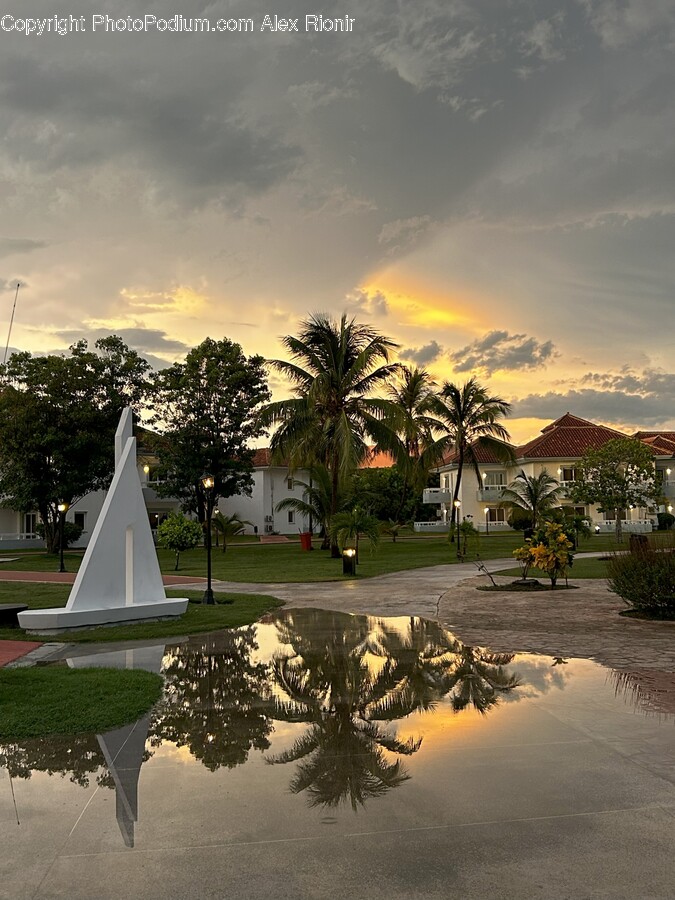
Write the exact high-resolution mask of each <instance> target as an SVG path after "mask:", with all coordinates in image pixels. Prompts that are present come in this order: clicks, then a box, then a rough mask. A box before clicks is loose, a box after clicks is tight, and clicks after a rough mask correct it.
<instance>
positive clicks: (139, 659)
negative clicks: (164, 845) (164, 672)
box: [68, 644, 165, 847]
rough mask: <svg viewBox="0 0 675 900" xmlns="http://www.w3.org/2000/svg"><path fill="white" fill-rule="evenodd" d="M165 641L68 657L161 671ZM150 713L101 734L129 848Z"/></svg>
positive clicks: (74, 661)
mask: <svg viewBox="0 0 675 900" xmlns="http://www.w3.org/2000/svg"><path fill="white" fill-rule="evenodd" d="M164 649H165V645H164V644H158V645H155V646H153V647H140V648H137V649H134V650H120V651H115V652H112V653H97V654H93V655H88V656H77V657H73V658H71V659H69V660H68V665H69V666H71V667H72V668H78V669H79V668H86V667H92V666H93V667H96V668H99V667H106V668H112V669H145V670H146V671H148V672H155V673H159V671H160V669H161V666H162V659H163V657H164ZM149 724H150V713H148V714H147V715H145V716H143V718H142V719H139V720H138V721H137V722H134V723H133V724H131V725H125V726H124V727H123V728H116V729H115V730H114V731H107V732H106V733H105V734H97V735H96V739H97V740H98V743H99V746H100V748H101V752H102V753H103V757H104V759H105V762H106V766H107V767H108V771H109V773H110V775H111V777H112V779H113V782H114V784H115V807H116V816H117V824H118V825H119V829H120V832H121V833H122V838H123V839H124V843H125V844H126V846H127V847H133V846H134V824H135V823H136V822H137V821H138V779H139V777H140V774H141V766H142V765H143V762H144V761H145V758H146V756H145V742H146V740H147V736H148V726H149Z"/></svg>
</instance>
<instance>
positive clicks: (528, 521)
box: [506, 506, 533, 531]
mask: <svg viewBox="0 0 675 900" xmlns="http://www.w3.org/2000/svg"><path fill="white" fill-rule="evenodd" d="M506 521H507V523H508V525H509V526H510V527H511V528H513V530H514V531H525V529H526V528H532V524H533V523H532V513H531V512H529V510H527V509H519V508H518V507H517V506H514V508H513V509H512V510H511V512H510V513H509V517H508V519H507V520H506Z"/></svg>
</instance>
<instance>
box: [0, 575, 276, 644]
mask: <svg viewBox="0 0 675 900" xmlns="http://www.w3.org/2000/svg"><path fill="white" fill-rule="evenodd" d="M69 592H70V586H69V585H65V584H25V583H23V584H20V583H19V584H17V583H12V584H8V583H4V584H3V583H0V603H27V604H28V606H29V607H30V608H31V609H44V608H46V607H49V606H65V605H66V601H67V600H68V594H69ZM167 596H169V597H189V598H190V599H193V600H201V597H202V592H201V591H181V590H170V591H167ZM215 596H216V600H231V601H232V603H227V604H222V603H217V604H216V605H215V606H204V605H203V604H201V603H190V604H188V608H187V612H186V613H185V615H184V616H181V618H180V619H167V620H166V621H164V622H147V623H143V622H139V623H137V624H135V625H111V626H110V627H107V628H85V629H82V630H80V631H65V632H62V633H61V634H59V635H58V636H57V637H55V636H54V635H46V636H45V637H44V638H43V640H45V641H54V640H58V641H64V642H66V643H79V644H88V643H101V642H105V643H107V642H108V641H134V640H139V641H140V640H152V639H153V638H160V639H161V638H165V637H177V636H178V637H179V636H182V635H187V634H201V633H203V632H206V631H217V630H219V629H221V628H238V627H239V626H240V625H248V624H250V623H251V622H256V621H257V620H258V619H259V618H260V616H262V615H263V614H264V613H266V612H267V611H268V610H270V609H274V608H275V607H277V606H282V605H283V604H282V602H281V601H280V600H277V599H276V598H274V597H267V596H265V595H263V594H233V593H229V594H219V593H216V595H215ZM3 639H4V640H11V641H24V640H25V641H35V640H40V637H39V635H38V636H36V635H27V634H26V632H25V631H23V630H21V629H18V628H0V640H3Z"/></svg>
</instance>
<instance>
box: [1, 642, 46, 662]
mask: <svg viewBox="0 0 675 900" xmlns="http://www.w3.org/2000/svg"><path fill="white" fill-rule="evenodd" d="M41 646H42V644H41V643H40V642H39V641H0V668H2V667H3V666H6V665H7V663H11V662H14V660H15V659H20V658H21V657H22V656H25V655H26V654H27V653H30V652H31V651H32V650H37V648H38V647H41Z"/></svg>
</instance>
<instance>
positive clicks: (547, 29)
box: [522, 12, 565, 62]
mask: <svg viewBox="0 0 675 900" xmlns="http://www.w3.org/2000/svg"><path fill="white" fill-rule="evenodd" d="M564 18H565V17H564V14H563V13H562V12H559V13H557V14H556V15H555V16H553V17H552V18H550V19H540V20H539V21H538V22H535V23H534V25H533V26H532V28H530V29H529V31H527V32H526V33H525V34H524V35H523V37H522V44H523V52H524V53H525V55H526V56H534V57H536V58H538V59H540V60H542V61H543V62H560V61H561V60H563V59H565V52H564V51H563V50H562V49H561V48H560V46H559V40H560V38H559V32H560V27H561V25H562V23H563V21H564Z"/></svg>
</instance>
